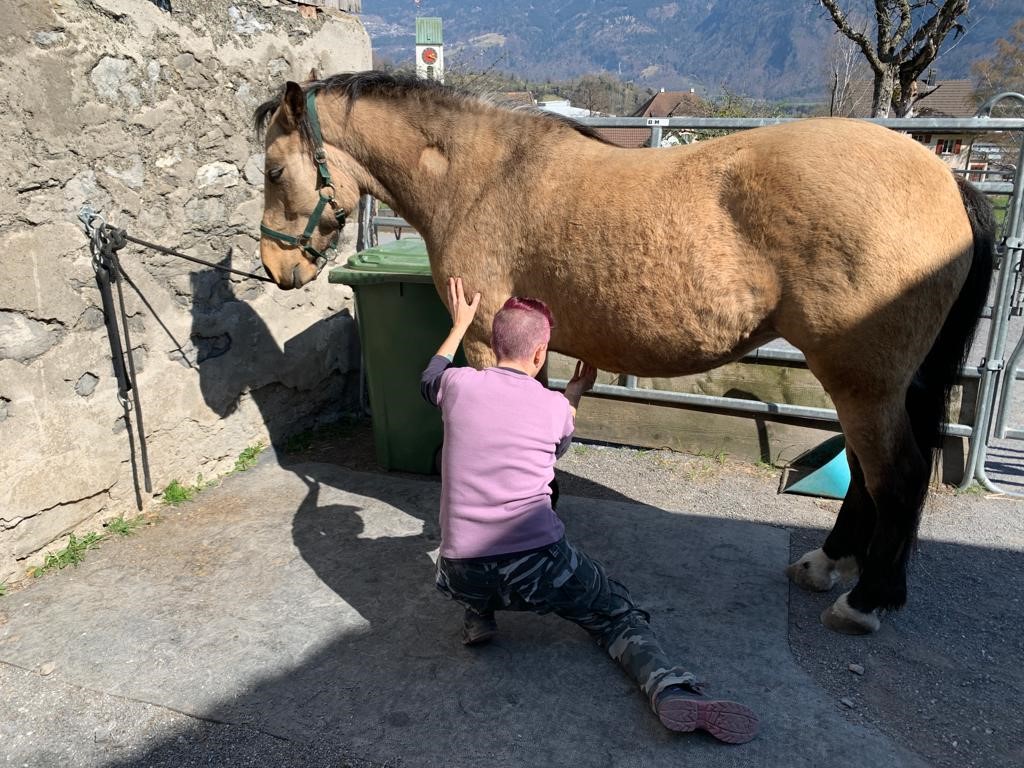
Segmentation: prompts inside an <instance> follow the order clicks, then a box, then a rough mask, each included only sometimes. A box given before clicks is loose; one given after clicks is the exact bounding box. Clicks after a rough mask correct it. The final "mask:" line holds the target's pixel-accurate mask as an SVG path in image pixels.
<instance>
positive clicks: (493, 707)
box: [0, 403, 1024, 768]
mask: <svg viewBox="0 0 1024 768" xmlns="http://www.w3.org/2000/svg"><path fill="white" fill-rule="evenodd" d="M584 407H585V403H584ZM370 446H371V442H370V435H369V430H368V427H367V425H366V424H356V425H353V426H351V427H349V428H347V429H336V430H333V431H330V432H328V433H325V434H324V435H321V436H318V437H316V438H315V439H312V440H310V441H308V442H306V443H305V444H303V445H302V446H300V447H299V450H298V451H297V452H296V453H292V454H282V455H280V456H274V455H271V454H270V452H268V454H267V455H265V456H264V457H262V459H261V461H260V464H259V466H258V467H257V468H256V469H254V470H250V471H249V472H245V473H239V474H236V475H234V476H231V477H229V478H227V479H225V480H224V481H223V482H222V483H221V484H220V485H219V487H216V488H212V489H208V490H206V491H204V492H203V493H202V494H200V495H199V496H198V497H197V498H196V499H195V500H194V501H193V502H190V503H188V504H185V505H182V506H180V507H176V508H166V509H165V510H164V511H163V512H162V513H161V514H160V516H159V520H158V522H156V523H155V524H154V525H151V526H148V527H146V528H144V529H142V530H140V531H139V532H138V533H137V534H136V535H134V536H132V537H129V538H125V539H121V540H117V541H109V542H105V543H104V544H103V545H102V546H101V548H100V549H98V550H95V551H92V552H90V553H89V555H88V557H87V559H86V561H85V562H84V563H83V564H82V565H80V566H79V567H77V568H71V569H65V570H64V571H60V572H57V573H55V574H53V575H48V576H46V577H44V578H41V579H38V580H35V581H33V582H32V583H30V584H28V585H27V586H25V587H24V588H20V589H18V590H16V591H13V592H12V593H10V594H8V595H7V596H6V597H4V598H2V599H0V686H2V690H3V698H4V705H5V706H4V717H3V718H2V720H0V758H2V760H5V761H6V763H4V764H9V765H21V766H32V767H33V768H35V766H56V765H60V766H65V765H67V766H192V765H196V766H200V765H204V766H205V765H232V766H233V765H239V766H242V765H246V766H248V765H251V766H262V765H267V766H291V765H295V766H299V765H302V766H318V765H324V766H345V765H350V766H371V765H373V766H384V765H387V766H419V765H424V766H429V765H445V766H448V765H451V766H462V765H467V766H468V765H478V764H480V763H482V762H487V763H491V764H499V765H517V766H533V765H545V766H547V765H569V764H572V765H580V766H589V765H594V766H599V765H600V766H605V765H616V766H620V765H621V766H628V765H638V766H639V765H645V766H646V765H654V766H657V765H662V764H664V765H669V764H672V765H677V764H680V763H681V762H696V763H697V764H702V765H711V766H716V765H726V766H731V765H737V766H739V765H744V766H746V765H767V766H774V765H779V766H783V765H785V766H793V765H808V766H811V765H824V764H828V765H839V766H841V765H851V766H852V765H879V766H884V765H907V766H918V765H936V766H986V767H988V766H1011V765H1013V766H1016V765H1020V764H1021V762H1022V761H1024V754H1022V751H1021V750H1022V745H1024V725H1022V719H1021V717H1020V713H1019V705H1020V702H1021V701H1024V674H1022V672H1021V669H1020V667H1019V659H1020V658H1021V657H1022V653H1021V652H1022V650H1024V647H1022V640H1021V632H1020V629H1021V624H1022V618H1024V610H1022V605H1021V602H1020V601H1021V595H1022V594H1024V590H1022V587H1024V583H1022V582H1024V568H1022V566H1024V521H1022V518H1021V514H1020V513H1021V506H1020V505H1019V503H1017V502H1014V501H1009V500H1006V499H1005V498H1002V497H988V496H983V495H977V494H959V495H958V494H953V493H951V492H949V491H940V492H937V493H935V494H933V495H932V497H931V499H930V500H929V505H928V510H927V512H926V516H925V521H924V524H923V527H922V534H921V540H920V543H919V546H918V548H917V551H916V553H915V557H914V561H913V565H912V570H911V582H910V583H911V593H910V600H909V604H908V607H907V608H906V609H904V610H903V611H902V612H900V613H898V614H895V615H891V616H887V617H885V620H884V622H883V627H882V630H881V631H880V632H879V633H877V634H876V635H874V636H871V637H866V638H851V637H845V636H840V635H835V634H832V633H830V632H828V631H827V630H825V629H824V628H823V627H822V626H821V625H820V623H819V622H818V618H817V617H818V614H819V613H820V611H821V609H822V608H823V607H824V606H825V605H826V604H827V602H828V601H829V600H830V599H833V598H834V597H835V595H836V594H838V592H837V591H836V592H833V593H832V594H831V595H810V594H807V593H804V592H802V591H799V590H797V589H795V588H792V587H790V586H789V585H788V584H787V583H786V581H785V580H784V578H783V577H782V567H783V566H784V565H785V563H786V561H787V560H788V559H790V558H794V557H796V556H798V555H799V554H801V553H802V552H803V551H804V550H806V549H809V548H812V547H815V546H818V544H820V541H821V539H822V537H823V536H824V533H825V532H826V530H827V529H828V527H829V526H830V525H831V522H832V520H833V519H834V515H835V512H836V510H837V508H838V504H837V503H836V502H831V501H824V500H820V499H811V498H805V497H798V496H791V495H779V494H778V493H777V489H778V480H779V478H778V474H777V473H776V472H774V471H770V470H768V469H766V468H754V467H750V466H748V465H742V464H738V463H732V462H730V461H728V459H727V458H725V459H724V460H717V459H713V458H706V457H692V456H685V455H681V454H674V453H670V452H665V451H638V450H632V449H628V448H614V447H608V446H597V445H577V446H574V448H573V449H572V450H570V452H569V454H567V456H565V457H564V458H563V459H562V460H561V461H560V462H559V476H560V482H561V486H562V493H563V503H562V505H561V507H560V512H561V513H562V515H563V517H564V519H565V520H566V524H567V529H568V532H569V535H570V536H571V537H572V538H573V539H574V540H575V541H576V542H577V543H579V544H580V545H581V546H582V547H583V548H584V549H586V550H587V551H588V552H590V553H591V554H592V555H594V556H596V557H598V558H599V559H601V560H602V561H604V562H605V564H606V565H607V566H608V568H609V570H610V571H611V572H612V574H613V575H615V576H617V577H618V578H620V580H622V581H624V582H625V583H626V584H627V585H629V587H630V589H631V590H632V591H633V593H634V596H635V597H636V598H637V599H638V600H639V602H641V604H643V605H644V606H645V607H646V608H647V609H648V610H650V612H651V613H652V617H653V619H652V620H653V624H654V626H655V628H656V630H657V631H658V633H659V636H660V637H661V638H662V641H663V643H664V645H665V646H666V647H667V648H669V649H670V650H671V651H672V652H674V653H676V654H678V658H679V660H680V661H681V662H682V663H684V664H686V665H688V666H690V667H691V668H692V669H693V670H694V671H695V672H697V673H698V675H699V676H700V677H701V678H703V679H705V680H707V682H708V683H709V685H710V686H711V688H712V690H714V691H715V692H716V693H719V694H722V695H728V696H731V697H734V698H737V699H741V700H743V701H744V702H746V703H748V704H749V705H751V706H753V707H754V708H755V709H756V710H757V711H758V712H759V713H760V714H761V717H762V733H761V735H760V736H759V737H758V738H757V739H756V740H755V741H754V742H751V743H750V744H748V745H744V746H739V747H726V746H722V745H719V744H717V743H715V742H714V741H713V740H712V739H710V738H709V737H705V736H701V735H697V736H680V735H676V734H671V733H668V732H667V731H665V730H664V729H663V728H662V727H661V726H660V724H659V723H658V722H657V720H656V718H654V716H653V715H652V714H651V712H650V711H649V709H648V708H647V707H646V705H645V704H644V702H643V700H642V697H641V696H640V694H639V693H638V692H637V691H636V690H635V688H634V686H633V685H632V684H631V683H630V682H629V681H628V680H627V679H626V678H625V677H624V676H623V675H622V674H621V672H620V671H619V670H618V669H617V668H616V666H615V664H614V663H613V662H611V661H610V660H609V659H608V658H607V657H605V656H604V655H603V653H602V652H601V651H600V650H599V649H597V648H596V647H595V646H594V645H593V644H592V643H591V642H590V641H589V639H588V638H587V637H586V635H585V634H584V633H582V632H581V631H580V630H578V629H577V628H575V627H572V626H571V625H568V624H566V623H564V622H561V621H560V620H558V619H556V618H553V617H533V616H524V615H502V616H501V617H500V624H501V634H500V636H499V639H498V640H497V641H496V642H495V643H494V644H493V645H492V646H490V647H487V648H483V649H476V650H470V649H465V648H463V647H462V646H461V644H460V642H459V638H458V629H459V611H458V609H457V607H456V606H454V605H453V604H451V603H449V602H447V601H445V600H444V599H443V598H441V597H440V596H439V595H438V594H437V593H436V592H435V591H434V590H433V588H432V570H433V563H432V559H431V555H432V553H433V552H434V551H435V550H436V546H437V529H436V505H437V493H438V485H437V483H436V480H433V479H430V478H419V477H410V476H402V475H398V474H383V473H379V472H375V471H373V470H374V468H373V466H372V459H371V458H369V457H370V456H372V450H370ZM851 664H854V665H860V666H861V667H863V674H856V673H855V672H852V671H850V665H851Z"/></svg>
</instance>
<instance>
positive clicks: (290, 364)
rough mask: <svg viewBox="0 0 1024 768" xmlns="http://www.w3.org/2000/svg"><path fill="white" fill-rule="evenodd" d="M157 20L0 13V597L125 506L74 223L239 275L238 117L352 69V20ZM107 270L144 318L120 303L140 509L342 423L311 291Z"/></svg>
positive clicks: (254, 260) (129, 494) (105, 372)
mask: <svg viewBox="0 0 1024 768" xmlns="http://www.w3.org/2000/svg"><path fill="white" fill-rule="evenodd" d="M171 5H172V7H173V9H174V10H173V12H172V13H167V12H165V11H162V10H160V9H159V8H158V7H157V5H155V4H153V3H152V2H150V0H5V3H4V11H3V17H4V23H3V30H2V31H0V39H2V42H3V55H2V57H0V177H2V183H0V259H2V264H3V274H4V279H3V280H2V281H0V479H2V482H0V582H2V581H4V580H10V579H12V578H17V577H19V576H21V575H22V574H23V573H24V571H25V568H26V566H28V565H31V564H33V563H34V562H36V561H38V560H39V559H40V555H41V552H42V551H43V550H44V548H46V547H53V546H56V545H58V544H59V543H60V541H61V537H62V536H64V535H66V534H67V533H69V532H70V531H72V530H77V531H82V530H85V529H87V528H89V527H95V526H97V525H99V524H100V523H101V522H102V521H103V520H104V519H108V518H111V517H115V516H118V515H121V514H126V515H130V514H132V513H133V512H134V509H135V491H134V486H133V480H132V473H131V464H130V461H129V458H130V452H129V441H128V433H127V431H126V429H125V423H124V420H123V418H122V416H123V413H122V409H121V406H120V405H119V403H118V401H117V399H116V381H115V379H114V377H113V371H112V366H111V359H110V351H109V346H108V342H107V337H106V332H105V329H104V325H103V312H102V310H101V308H100V306H101V305H100V296H99V293H98V290H97V288H96V284H95V281H94V275H93V271H92V267H91V263H90V258H89V253H88V249H87V247H86V240H85V237H84V235H83V233H82V232H81V230H80V228H79V226H78V224H77V223H76V215H77V213H78V210H79V208H80V206H81V205H82V204H83V203H89V204H91V205H92V206H93V207H95V208H96V209H98V210H100V211H102V212H103V213H104V215H106V217H107V219H108V220H109V221H110V222H111V223H112V224H116V225H118V226H122V227H125V228H126V229H127V230H128V231H129V233H131V234H133V235H135V236H137V237H141V238H143V239H147V240H151V241H155V242H158V243H165V244H173V245H176V246H179V247H181V248H182V249H183V250H185V251H186V252H188V253H190V254H193V255H196V256H200V257H203V258H206V259H208V260H213V261H224V262H225V263H230V265H231V266H233V267H235V268H239V269H246V270H251V269H254V268H256V267H257V266H258V255H257V241H256V238H255V234H256V233H257V231H258V221H259V216H260V214H261V210H262V192H261V184H262V168H263V163H262V156H261V154H260V153H261V147H260V146H259V144H258V142H257V140H256V138H255V137H254V136H253V133H252V130H251V127H250V126H251V114H252V109H253V107H254V106H255V105H256V104H257V103H258V102H259V101H261V100H263V99H264V98H266V97H268V96H269V95H270V94H271V93H272V92H274V91H276V89H277V88H278V87H280V85H281V84H283V82H284V81H285V80H286V79H288V78H294V79H302V78H303V77H304V76H305V75H306V73H308V72H309V70H310V68H312V67H316V68H317V69H318V70H320V71H322V72H325V73H335V72H342V71H351V70H358V69H366V68H368V67H369V65H370V45H369V39H368V37H367V35H366V33H365V31H364V30H363V28H362V25H361V24H360V22H359V20H358V17H356V16H352V15H349V14H346V13H340V12H330V13H327V14H324V13H321V14H319V15H318V16H317V18H315V19H307V18H304V17H302V16H301V15H300V14H299V13H296V12H295V9H294V6H288V5H286V4H278V3H277V2H275V0H259V1H258V2H257V1H256V0H249V1H246V0H231V1H230V2H228V1H227V0H174V2H173V3H172V4H171ZM343 5H344V4H343ZM356 5H358V4H356ZM352 229H353V227H349V232H350V233H351V230H352ZM351 240H352V238H351V236H350V237H349V238H348V242H347V243H346V245H347V246H348V247H349V248H351V244H352V243H351ZM228 253H230V256H227V255H226V254H228ZM122 262H123V264H124V267H125V271H126V272H127V273H128V274H129V276H130V277H131V278H132V279H133V280H134V281H135V283H136V284H137V285H138V286H139V288H140V289H141V292H142V294H143V295H144V296H145V297H146V299H148V301H149V302H150V304H151V305H152V309H149V308H147V307H145V306H144V305H143V303H142V302H141V301H140V299H139V297H138V296H136V295H135V294H134V293H133V292H132V291H131V290H128V292H127V295H126V299H127V304H128V312H129V314H130V330H131V338H132V346H133V355H134V360H135V364H136V366H137V368H138V369H139V371H140V373H139V391H140V394H141V399H142V406H143V415H144V417H145V426H146V432H147V442H148V448H149V458H150V463H151V472H152V477H153V490H154V492H155V493H159V491H160V490H162V489H163V488H164V487H165V486H166V485H167V484H168V483H169V482H170V481H171V480H172V479H179V480H181V481H182V482H186V483H187V482H191V481H193V480H194V479H195V477H196V475H197V473H202V474H203V475H204V476H205V477H215V476H216V475H218V474H219V473H222V472H224V471H226V470H228V469H230V468H231V466H232V464H233V462H234V459H235V457H236V456H237V455H238V453H239V452H240V451H241V450H242V449H244V448H245V447H247V446H249V445H251V444H253V443H255V442H256V441H257V440H263V441H264V442H268V441H270V440H271V439H272V438H273V439H275V440H279V439H282V438H283V437H285V436H287V435H288V434H289V433H291V432H295V431H300V430H302V429H304V428H309V427H311V426H314V425H315V424H316V423H319V422H324V421H330V420H332V419H334V418H337V416H338V415H340V414H341V413H343V412H344V411H345V410H346V409H351V408H352V407H353V406H354V402H353V401H354V394H355V392H356V390H357V380H356V378H355V377H356V374H355V373H354V372H355V370H356V368H357V366H358V359H357V352H356V351H355V346H356V342H355V339H354V334H353V324H352V319H351V316H350V314H349V312H348V310H349V305H350V294H348V293H347V292H346V290H345V289H342V288H341V287H339V286H330V285H328V284H327V281H326V279H322V280H321V281H319V282H318V283H317V284H315V285H313V286H310V287H308V288H307V289H303V290H300V291H294V292H282V291H279V290H278V289H277V288H275V287H274V286H272V285H269V284H265V283H256V282H252V281H244V280H236V279H234V278H232V279H230V280H229V279H225V278H223V277H222V276H220V273H215V272H212V271H211V270H208V269H205V268H202V267H198V266H196V265H194V264H189V263H187V262H184V261H180V260H178V259H174V258H170V257H166V256H161V255H159V254H156V253H152V252H147V251H143V250H140V249H138V248H136V247H134V246H129V248H128V249H126V250H125V251H122ZM158 318H159V319H158ZM161 324H162V325H163V326H166V328H164V327H162V325H161ZM179 347H180V349H179ZM144 501H146V502H147V503H148V502H151V501H152V497H148V496H145V495H144Z"/></svg>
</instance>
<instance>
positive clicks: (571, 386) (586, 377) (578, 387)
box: [565, 360, 597, 401]
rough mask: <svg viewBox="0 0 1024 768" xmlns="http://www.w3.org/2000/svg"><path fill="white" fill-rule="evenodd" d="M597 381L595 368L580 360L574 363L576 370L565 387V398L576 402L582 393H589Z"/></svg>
mask: <svg viewBox="0 0 1024 768" xmlns="http://www.w3.org/2000/svg"><path fill="white" fill-rule="evenodd" d="M595 381H597V368H595V367H594V366H592V365H591V364H590V363H585V362H583V361H582V360H577V361H576V370H575V372H574V373H573V375H572V378H571V379H570V380H569V383H568V384H567V385H566V386H565V394H566V397H569V398H570V400H576V401H578V400H579V399H580V398H581V397H582V396H583V393H584V392H589V391H590V390H591V388H592V387H593V386H594V382H595Z"/></svg>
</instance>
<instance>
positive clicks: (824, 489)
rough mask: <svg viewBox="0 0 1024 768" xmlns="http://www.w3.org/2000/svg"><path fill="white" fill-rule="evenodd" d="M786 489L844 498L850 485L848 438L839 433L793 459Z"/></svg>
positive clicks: (785, 490) (832, 497) (784, 489)
mask: <svg viewBox="0 0 1024 768" xmlns="http://www.w3.org/2000/svg"><path fill="white" fill-rule="evenodd" d="M789 474H790V477H793V476H795V477H796V478H797V479H796V480H794V481H793V482H791V483H789V484H788V485H786V486H785V487H784V488H783V489H782V492H783V493H799V494H803V495H804V496H821V497H824V498H827V499H844V498H846V492H847V491H848V490H849V488H850V464H849V462H848V461H847V459H846V439H845V438H844V437H843V436H842V435H836V436H835V437H831V438H829V439H828V440H826V441H825V442H824V443H822V444H821V445H819V446H818V447H816V448H813V449H811V450H810V451H808V452H807V453H805V454H803V455H802V456H800V457H799V458H797V459H796V460H795V461H794V462H793V466H792V467H791V468H790V473H789Z"/></svg>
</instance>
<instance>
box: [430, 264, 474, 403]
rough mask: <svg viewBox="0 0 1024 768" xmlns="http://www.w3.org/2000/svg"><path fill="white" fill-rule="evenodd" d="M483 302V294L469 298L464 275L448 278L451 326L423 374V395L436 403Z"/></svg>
mask: <svg viewBox="0 0 1024 768" xmlns="http://www.w3.org/2000/svg"><path fill="white" fill-rule="evenodd" d="M479 306H480V294H479V293H474V294H473V299H472V301H468V302H467V301H466V294H465V292H464V291H463V288H462V278H461V277H449V278H448V312H449V313H450V314H451V316H452V330H451V332H450V333H449V334H448V337H447V338H446V339H445V340H444V341H443V342H442V343H441V346H440V347H438V348H437V352H436V353H434V356H433V357H432V358H430V362H429V363H428V364H427V367H426V369H425V370H424V371H423V373H422V374H421V375H420V392H421V393H422V395H423V397H424V399H425V400H426V401H427V402H428V403H430V404H431V405H433V406H437V405H438V402H439V396H440V393H441V377H442V375H443V374H444V372H445V371H446V370H448V369H449V368H450V367H451V365H452V360H453V359H454V358H455V353H456V352H457V351H458V349H459V344H461V343H462V339H463V337H464V336H465V335H466V331H468V330H469V326H470V325H471V324H472V322H473V318H474V317H475V316H476V310H477V308H478V307H479Z"/></svg>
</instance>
